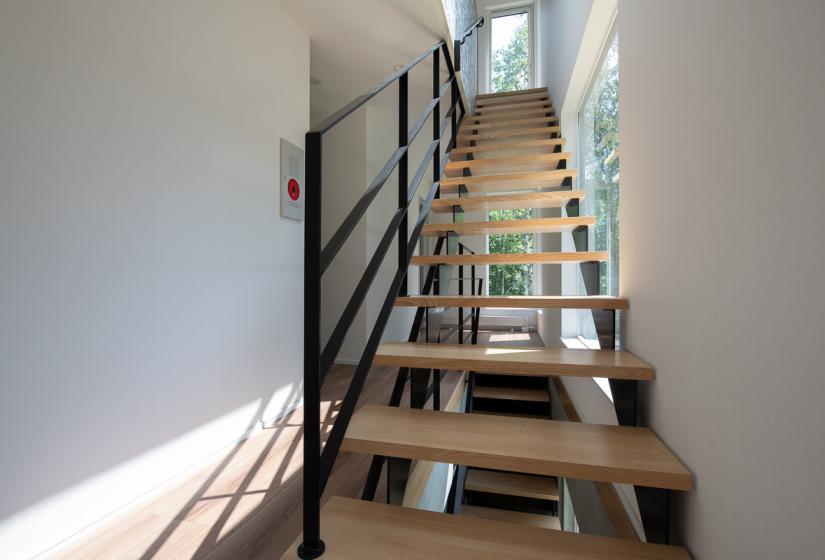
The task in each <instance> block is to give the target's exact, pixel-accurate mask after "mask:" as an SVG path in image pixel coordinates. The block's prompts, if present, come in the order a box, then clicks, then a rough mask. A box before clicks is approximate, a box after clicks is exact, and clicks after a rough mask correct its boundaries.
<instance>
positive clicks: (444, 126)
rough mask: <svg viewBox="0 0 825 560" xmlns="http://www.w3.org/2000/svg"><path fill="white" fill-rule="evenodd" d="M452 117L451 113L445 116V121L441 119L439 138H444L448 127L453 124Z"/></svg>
mask: <svg viewBox="0 0 825 560" xmlns="http://www.w3.org/2000/svg"><path fill="white" fill-rule="evenodd" d="M450 116H451V113H448V114H447V116H445V117H444V118H443V119H441V127H440V128H439V132H438V135H439V136H444V131H445V130H447V127H448V126H449V125H450V123H451V122H452V121H451V120H450ZM444 159H447V158H444Z"/></svg>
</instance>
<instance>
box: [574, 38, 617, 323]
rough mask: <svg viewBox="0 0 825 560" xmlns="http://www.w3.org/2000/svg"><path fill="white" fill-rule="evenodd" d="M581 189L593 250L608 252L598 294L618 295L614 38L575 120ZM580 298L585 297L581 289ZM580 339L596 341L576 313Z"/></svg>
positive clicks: (583, 318)
mask: <svg viewBox="0 0 825 560" xmlns="http://www.w3.org/2000/svg"><path fill="white" fill-rule="evenodd" d="M579 141H580V153H581V158H580V187H581V188H583V189H586V190H588V191H589V193H588V196H587V198H586V199H585V203H584V205H583V210H584V213H585V214H586V215H595V216H596V226H595V227H594V228H593V230H592V235H591V238H590V244H591V247H590V249H591V250H595V251H608V252H609V253H610V260H609V262H608V263H607V265H606V266H605V265H602V266H601V267H600V274H599V288H600V293H601V294H605V295H613V296H616V295H618V294H619V157H618V153H619V38H618V35H615V36H614V37H613V40H612V41H611V43H610V46H609V47H608V49H607V52H606V53H605V56H604V59H603V61H602V63H601V65H600V66H599V68H598V71H597V72H596V74H595V75H594V77H593V82H592V84H591V86H590V90H589V92H588V94H587V97H586V98H585V102H584V105H583V106H582V110H581V113H580V114H579ZM579 293H582V294H583V293H584V285H580V288H579ZM579 331H580V332H579V334H580V335H582V336H584V337H585V338H596V332H595V328H594V327H593V321H592V317H591V315H590V312H589V311H588V312H579Z"/></svg>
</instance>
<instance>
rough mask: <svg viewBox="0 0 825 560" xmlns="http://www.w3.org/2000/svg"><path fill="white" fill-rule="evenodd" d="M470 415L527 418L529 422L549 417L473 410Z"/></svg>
mask: <svg viewBox="0 0 825 560" xmlns="http://www.w3.org/2000/svg"><path fill="white" fill-rule="evenodd" d="M472 414H483V415H485V416H508V417H510V418H529V419H530V420H539V421H541V420H549V419H550V417H549V416H544V415H541V414H528V413H526V412H500V411H497V410H474V411H473V412H472Z"/></svg>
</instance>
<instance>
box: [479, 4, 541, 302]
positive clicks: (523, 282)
mask: <svg viewBox="0 0 825 560" xmlns="http://www.w3.org/2000/svg"><path fill="white" fill-rule="evenodd" d="M490 51H491V57H490V89H491V91H492V92H493V93H497V92H502V91H513V90H518V89H527V88H528V87H529V86H530V19H529V13H528V12H527V11H526V10H524V9H522V10H521V11H509V12H506V13H504V14H501V15H497V16H494V17H493V18H492V20H491V31H490ZM532 217H533V211H532V210H531V209H521V210H494V211H491V212H490V213H489V219H490V221H496V220H525V219H528V218H532ZM533 237H534V236H533V235H532V234H508V235H491V236H489V246H488V250H489V252H490V253H530V252H532V251H533ZM488 286H489V293H490V295H529V294H531V293H532V292H533V266H532V265H527V264H521V265H515V264H511V265H492V266H490V267H489V278H488Z"/></svg>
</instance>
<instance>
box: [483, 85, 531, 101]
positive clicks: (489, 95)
mask: <svg viewBox="0 0 825 560" xmlns="http://www.w3.org/2000/svg"><path fill="white" fill-rule="evenodd" d="M540 92H541V93H547V86H543V87H537V88H529V89H514V90H511V91H497V92H495V93H479V94H478V95H476V99H492V98H494V97H513V96H519V95H525V94H530V93H540Z"/></svg>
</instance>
